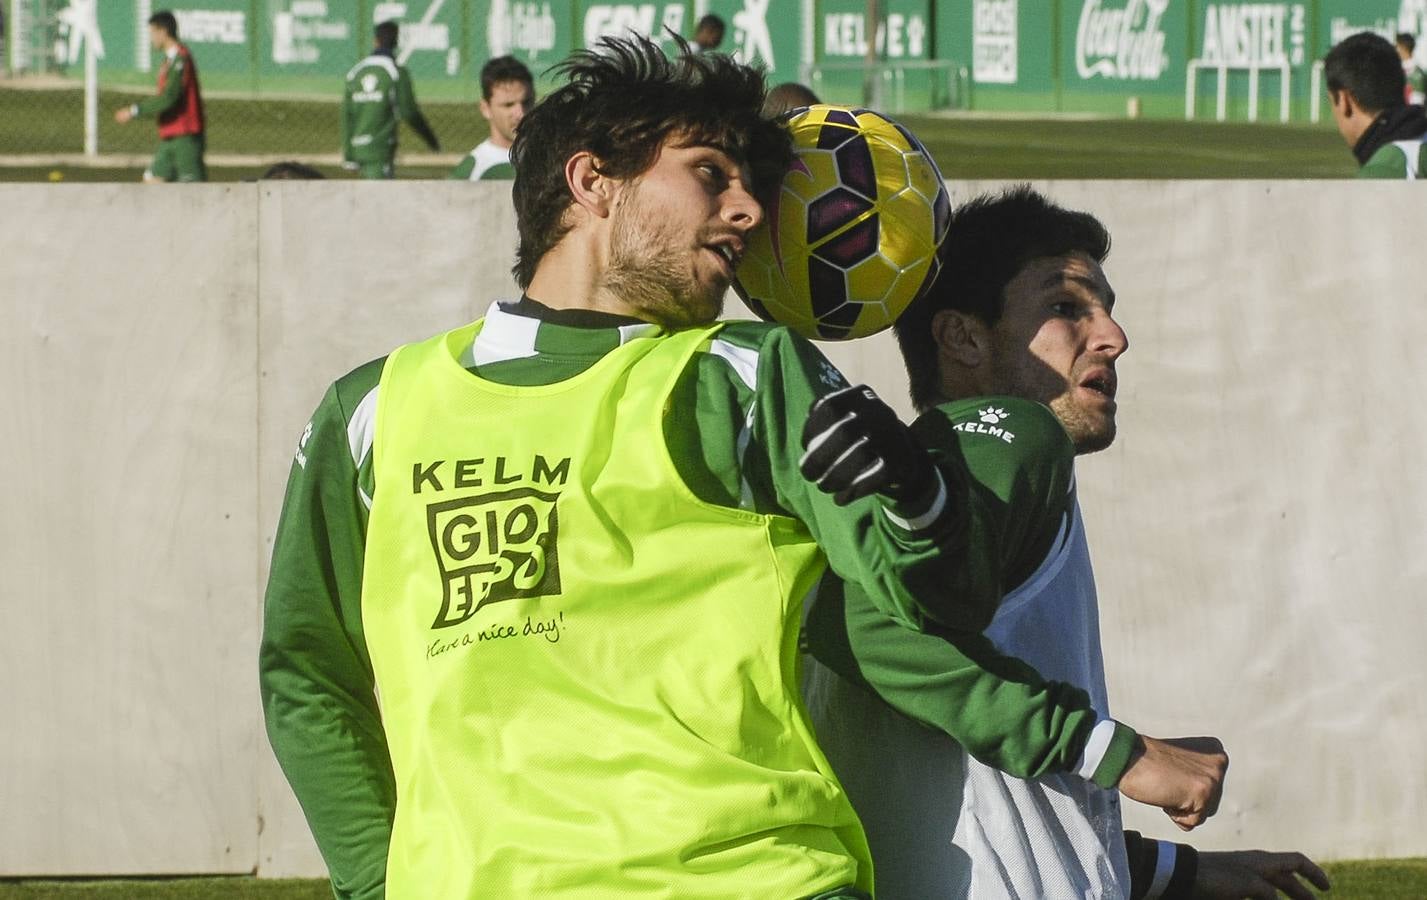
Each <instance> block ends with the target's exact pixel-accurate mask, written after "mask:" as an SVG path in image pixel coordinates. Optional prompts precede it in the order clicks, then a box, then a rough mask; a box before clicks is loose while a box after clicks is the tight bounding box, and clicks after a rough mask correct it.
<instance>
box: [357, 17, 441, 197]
mask: <svg viewBox="0 0 1427 900" xmlns="http://www.w3.org/2000/svg"><path fill="white" fill-rule="evenodd" d="M397 38H398V28H397V25H396V23H395V22H382V23H381V24H380V25H378V26H377V27H376V33H375V36H374V38H373V43H374V47H373V49H372V53H371V55H370V56H368V57H366V58H365V59H363V60H362V61H361V62H359V63H357V64H356V65H355V66H353V67H352V70H351V71H350V72H348V73H347V80H346V83H345V87H344V89H343V93H342V162H343V165H345V166H347V167H348V168H352V169H356V170H357V171H358V172H359V173H360V174H361V176H362V177H363V178H391V177H393V176H394V174H395V171H394V169H393V161H394V160H395V159H396V125H397V122H405V123H406V124H408V125H410V126H411V130H412V131H415V132H416V133H417V134H418V135H420V137H421V139H422V140H423V141H425V142H426V145H427V146H428V147H430V148H431V149H432V150H440V149H441V143H440V141H438V140H436V133H435V132H434V131H432V130H431V126H430V125H429V124H428V123H427V121H426V117H425V116H423V115H422V114H421V107H419V106H417V105H416V89H415V87H414V86H413V85H412V83H411V73H409V72H407V71H406V67H405V66H401V65H398V64H397V61H396V43H397Z"/></svg>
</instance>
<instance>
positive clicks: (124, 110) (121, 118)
mask: <svg viewBox="0 0 1427 900" xmlns="http://www.w3.org/2000/svg"><path fill="white" fill-rule="evenodd" d="M133 118H134V111H133V110H132V109H130V108H129V107H127V106H121V107H119V108H118V109H116V110H114V121H115V122H118V123H119V124H120V125H127V124H129V122H130V120H132V119H133Z"/></svg>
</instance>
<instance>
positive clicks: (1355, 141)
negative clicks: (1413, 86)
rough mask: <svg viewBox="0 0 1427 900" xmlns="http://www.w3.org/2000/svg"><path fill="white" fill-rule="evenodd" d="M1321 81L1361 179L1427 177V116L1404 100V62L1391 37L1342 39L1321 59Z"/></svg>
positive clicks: (1367, 34) (1366, 33)
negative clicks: (1325, 87) (1354, 158)
mask: <svg viewBox="0 0 1427 900" xmlns="http://www.w3.org/2000/svg"><path fill="white" fill-rule="evenodd" d="M1323 80H1324V83H1325V84H1326V85H1327V86H1328V99H1329V101H1330V102H1331V103H1332V105H1333V120H1334V121H1335V122H1337V123H1338V133H1339V134H1341V135H1342V136H1343V140H1344V141H1346V142H1347V144H1348V146H1349V147H1350V148H1352V151H1353V156H1354V157H1356V158H1357V160H1358V165H1359V166H1360V167H1361V168H1359V169H1358V177H1359V178H1396V179H1407V180H1409V181H1410V180H1416V179H1418V178H1427V114H1424V113H1423V110H1422V107H1420V106H1411V105H1408V103H1407V102H1406V100H1405V99H1404V92H1405V91H1406V85H1407V80H1406V77H1405V75H1404V74H1403V71H1402V61H1401V59H1400V58H1399V57H1398V54H1397V49H1396V48H1395V47H1394V46H1393V45H1392V44H1391V43H1390V42H1389V41H1388V40H1387V38H1384V37H1383V36H1381V35H1379V34H1374V33H1373V32H1371V31H1364V32H1362V33H1360V34H1355V35H1353V36H1351V37H1348V38H1344V39H1343V40H1342V41H1340V42H1339V43H1338V44H1337V45H1336V46H1334V47H1333V49H1332V50H1329V51H1328V55H1327V56H1325V57H1324V58H1323Z"/></svg>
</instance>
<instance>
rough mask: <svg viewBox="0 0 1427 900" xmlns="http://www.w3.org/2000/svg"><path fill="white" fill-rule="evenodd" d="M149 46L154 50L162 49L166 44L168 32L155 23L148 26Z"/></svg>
mask: <svg viewBox="0 0 1427 900" xmlns="http://www.w3.org/2000/svg"><path fill="white" fill-rule="evenodd" d="M149 46H151V47H153V48H154V49H155V50H163V49H164V48H165V47H167V46H168V32H167V31H164V30H163V29H162V28H160V27H158V26H157V25H150V26H149Z"/></svg>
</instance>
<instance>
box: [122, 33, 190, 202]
mask: <svg viewBox="0 0 1427 900" xmlns="http://www.w3.org/2000/svg"><path fill="white" fill-rule="evenodd" d="M149 41H150V42H151V43H152V44H153V47H154V49H155V50H157V51H159V52H160V53H162V54H163V55H164V61H163V65H161V66H159V92H158V96H156V97H150V98H149V99H147V100H145V101H143V102H142V103H135V104H132V105H130V106H125V107H121V108H120V109H118V110H115V112H114V121H116V122H118V123H119V124H121V125H122V124H124V123H126V122H129V121H130V120H132V119H135V118H137V117H139V116H157V117H158V120H159V149H158V152H157V153H155V154H154V161H153V162H152V163H150V164H149V168H148V169H147V170H145V172H144V180H145V181H150V182H157V181H207V180H208V169H207V167H206V166H204V164H203V96H202V95H201V94H200V93H199V90H198V67H197V66H195V65H194V64H193V55H192V54H191V53H189V52H188V48H187V47H185V46H184V45H183V44H180V43H179V42H178V20H177V19H175V18H174V17H173V13H171V12H169V11H167V10H162V11H160V12H156V13H154V14H153V15H152V16H150V17H149Z"/></svg>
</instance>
